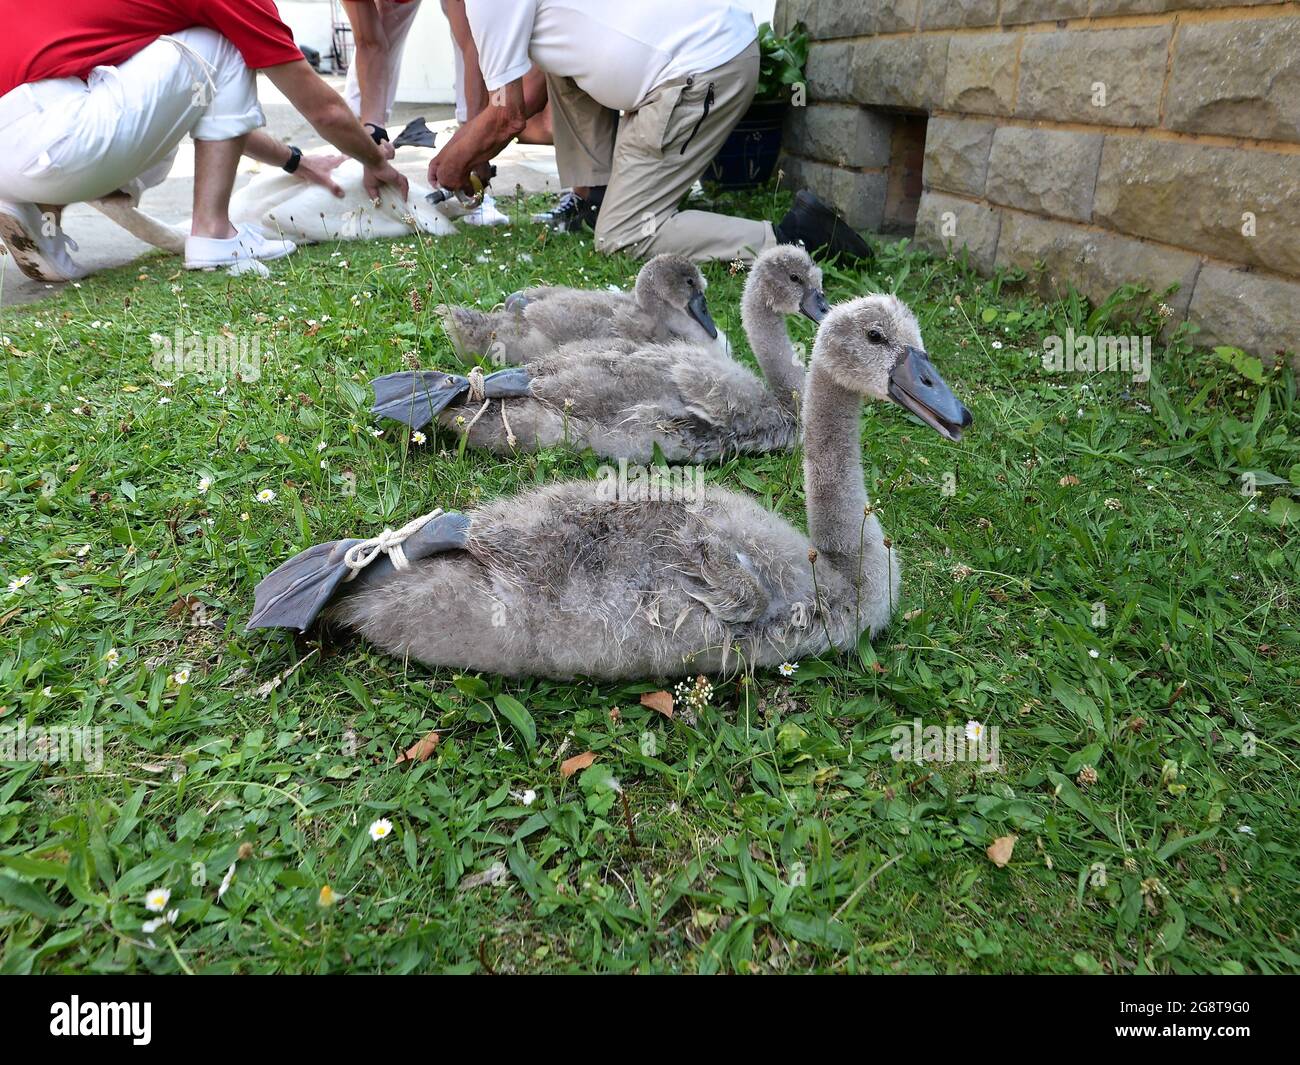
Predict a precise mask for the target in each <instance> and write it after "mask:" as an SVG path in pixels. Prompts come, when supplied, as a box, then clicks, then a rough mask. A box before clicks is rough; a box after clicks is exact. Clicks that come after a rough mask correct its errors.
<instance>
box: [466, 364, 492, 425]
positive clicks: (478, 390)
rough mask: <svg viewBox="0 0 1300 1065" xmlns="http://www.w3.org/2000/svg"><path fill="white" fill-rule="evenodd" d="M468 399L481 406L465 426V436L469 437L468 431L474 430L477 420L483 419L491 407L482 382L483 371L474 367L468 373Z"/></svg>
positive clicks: (485, 386) (485, 387)
mask: <svg viewBox="0 0 1300 1065" xmlns="http://www.w3.org/2000/svg"><path fill="white" fill-rule="evenodd" d="M468 376H469V398H470V399H471V400H473V401H474V402H475V403H478V402H480V401H481V402H482V403H483V406H481V407H479V409H478V413H477V414H475V415H474V417H472V418H471V419H470V420H469V424H467V425H466V426H465V435H466V436H469V431H470V430H471V429H473V428H474V426H475V424H476V423H477V422H478V420H479V419H480V418H481V417H483V412H484V411H486V410H487V409H488V407H490V406H491V405H492V401H491V400H490V399H488V398H487V394H486V393H487V385H486V384H484V382H483V371H482V370H481V369H480V368H479V367H477V366H475V367H474V368H473V369H472V370H470V372H469V375H468Z"/></svg>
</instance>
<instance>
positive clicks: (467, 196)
mask: <svg viewBox="0 0 1300 1065" xmlns="http://www.w3.org/2000/svg"><path fill="white" fill-rule="evenodd" d="M488 170H489V178H488V180H489V181H490V180H491V179H492V178H494V177H496V173H497V168H496V167H495V166H493V167H489V168H488ZM469 183H470V186H471V187H472V188H473V190H474V191H473V193H472V194H471V193H467V192H465V191H464V190H463V189H446V188H436V189H434V190H433V191H432V192H431V193H429V194H428V195H427V196H425V197H424V198H425V199H426V200H427V201H428V202H429V203H430V204H432V205H434V206H436V205H437V204H440V203H442V202H443V201H445V200H449V199H451V198H452V197H453V196H455V197H456V199H457V200H458V201H460V205H461V206H462V207H464V208H465V209H466V210H470V211H472V210H473V209H474V208H476V207H480V206H482V204H483V193H484V192H485V191H486V188H485V186H484V184H483V182H482V180H481V179H480V178H479V176H478V175H477V174H476V173H474V172H473V171H470V175H469Z"/></svg>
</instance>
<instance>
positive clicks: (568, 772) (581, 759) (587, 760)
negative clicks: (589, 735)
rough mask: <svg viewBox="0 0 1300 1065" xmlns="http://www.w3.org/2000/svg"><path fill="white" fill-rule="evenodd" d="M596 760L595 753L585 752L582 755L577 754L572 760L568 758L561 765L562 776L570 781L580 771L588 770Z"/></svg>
mask: <svg viewBox="0 0 1300 1065" xmlns="http://www.w3.org/2000/svg"><path fill="white" fill-rule="evenodd" d="M595 760H596V752H595V751H583V753H582V754H575V755H574V756H573V757H572V758H567V759H565V760H564V761H563V762H561V763H560V776H562V777H564V779H565V780H568V779H569V777H571V776H573V774H574V773H576V772H577V771H578V770H579V769H586V768H587V766H589V765H591V763H592V762H594V761H595Z"/></svg>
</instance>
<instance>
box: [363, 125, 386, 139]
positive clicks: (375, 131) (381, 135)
mask: <svg viewBox="0 0 1300 1065" xmlns="http://www.w3.org/2000/svg"><path fill="white" fill-rule="evenodd" d="M361 124H362V125H363V126H366V127H367V128H368V129H369V130H370V139H371V140H372V141H374V142H375V143H376V144H383V143H384V141H386V140H388V130H386V129H384V127H383V126H381V125H379V124H378V123H376V122H362V123H361Z"/></svg>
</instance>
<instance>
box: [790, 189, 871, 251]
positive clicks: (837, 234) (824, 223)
mask: <svg viewBox="0 0 1300 1065" xmlns="http://www.w3.org/2000/svg"><path fill="white" fill-rule="evenodd" d="M774 228H775V230H776V239H777V240H779V241H780V242H781V243H782V244H802V245H803V246H804V247H805V248H807V249H808V253H809V254H810V255H818V254H820V255H824V256H827V257H829V256H833V255H842V256H844V258H846V259H849V260H857V261H866V260H869V259H870V258H871V246H870V245H869V244H868V243H867V242H866V241H865V240H863V239H862V238H861V237H860V236H858V235H857V233H855V232H854V231H853V228H852V227H851V226H850V225H849V224H848V222H846V221H844V219H843V218H841V217H840V216H839V215H838V214H836V213H835V212H834V211H833V210H831V208H830V207H828V206H827V205H826V204H824V203H823V202H822V201H821V200H819V199H818V198H817V197H816V196H814V195H813V194H812V193H811V192H809V191H808V190H807V189H801V190H800V191H799V192H798V194H796V196H795V198H794V206H793V207H792V208H790V210H789V211H788V212H786V216H785V217H784V218H782V219H781V221H780V222H778V223H777V224H776V226H775V227H774Z"/></svg>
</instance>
